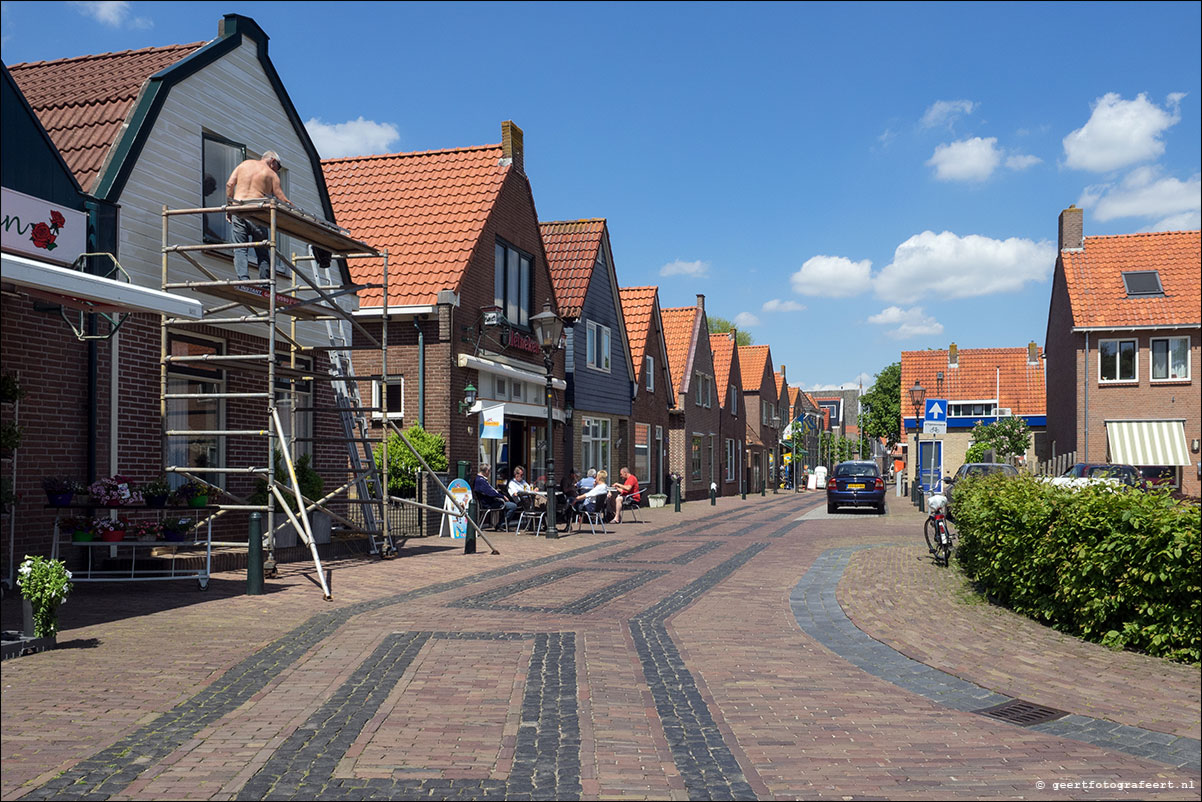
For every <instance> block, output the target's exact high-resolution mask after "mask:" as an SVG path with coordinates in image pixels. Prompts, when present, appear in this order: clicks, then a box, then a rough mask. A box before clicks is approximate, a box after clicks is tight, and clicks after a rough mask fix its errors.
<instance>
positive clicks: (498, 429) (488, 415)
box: [480, 404, 505, 440]
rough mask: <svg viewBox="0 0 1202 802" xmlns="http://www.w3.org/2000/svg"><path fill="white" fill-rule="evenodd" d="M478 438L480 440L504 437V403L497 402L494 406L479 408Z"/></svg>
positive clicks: (501, 438) (502, 438)
mask: <svg viewBox="0 0 1202 802" xmlns="http://www.w3.org/2000/svg"><path fill="white" fill-rule="evenodd" d="M480 439H481V440H504V439H505V405H504V404H497V405H496V406H495V407H489V408H488V409H485V410H481V412H480Z"/></svg>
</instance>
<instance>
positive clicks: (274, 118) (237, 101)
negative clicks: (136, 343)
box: [118, 38, 325, 344]
mask: <svg viewBox="0 0 1202 802" xmlns="http://www.w3.org/2000/svg"><path fill="white" fill-rule="evenodd" d="M205 132H208V133H213V134H217V135H218V136H221V137H225V138H227V139H231V140H233V141H236V142H243V143H245V144H246V147H247V150H248V152H251V153H255V154H258V153H262V152H264V151H267V150H274V151H276V152H277V153H279V154H280V159H281V160H282V161H283V164H284V167H285V169H287V171H288V181H289V184H288V197H289V199H290V200H291V201H292V202H293V203H295V204H296V205H297V206H300V207H301V208H302V209H304V210H305V211H307V212H309V213H311V214H315V215H317V216H319V217H321V216H323V212H322V206H321V200H320V197H319V195H318V190H317V187H318V182H317V179H316V177H315V176H314V175H313V172H312V170H311V169H310V163H309V158H308V154H307V153H306V152H305V149H304V146H303V145H302V141H301V139H300V137H299V136H298V135H297V133H296V131H295V130H294V129H293V127H292V123H291V121H290V120H289V119H288V116H287V114H286V113H285V112H284V108H283V105H282V104H281V103H280V100H279V98H278V97H277V96H276V93H275V90H274V88H273V87H272V85H271V82H270V81H269V80H268V78H267V75H266V73H265V72H264V71H263V68H262V66H261V65H260V64H259V60H258V57H257V48H256V45H255V43H254V42H253V41H251V40H250V39H249V38H247V39H243V42H242V45H241V46H240V47H238V48H237V49H236V50H234V51H232V52H231V53H229V54H227V55H226V56H224V57H222V58H221V59H219V60H218V61H216V62H214V63H213V64H210V65H209V66H208V67H205V68H204V69H202V70H200V71H199V72H197V73H195V74H194V75H192V76H190V77H188V78H186V79H184V80H183V81H181V82H180V83H178V84H176V85H175V86H174V87H172V89H171V90H170V92H169V94H168V96H167V99H166V101H165V102H164V103H163V106H162V108H161V110H160V112H159V115H158V117H157V119H156V121H155V124H154V128H153V130H152V131H151V133H150V136H149V137H148V139H147V140H146V143H145V145H144V147H143V148H142V151H141V153H140V154H139V156H138V160H137V163H136V164H135V166H134V168H133V170H132V172H131V173H130V176H129V180H128V181H127V182H126V184H125V187H124V189H123V190H122V192H121V196H120V198H119V199H118V202H119V203H120V204H121V213H120V220H121V233H120V254H119V260H120V262H121V266H122V267H124V268H125V270H126V271H127V272H128V273H129V274H130V277H131V279H132V281H133V282H134V283H136V284H141V285H145V286H149V287H154V288H156V289H157V288H158V287H159V286H160V284H161V276H162V272H161V269H162V262H161V250H160V249H161V242H162V208H163V206H164V205H166V206H168V207H171V208H174V209H184V208H199V207H200V206H202V205H203V196H202V190H201V187H202V185H203V180H204V175H203V171H202V163H203V162H202V152H203V147H202V135H203V134H204V133H205ZM213 177H214V178H215V179H216V180H217V182H218V185H219V186H224V185H225V181H226V179H227V178H228V177H229V176H227V175H220V176H213ZM170 225H171V228H170V236H169V240H168V241H169V242H170V243H171V244H175V245H198V244H201V241H202V240H201V216H200V215H184V216H179V217H173V218H171V224H170ZM197 256H198V261H200V262H201V263H202V264H204V265H206V267H208V268H209V269H210V270H212V271H213V272H214V274H216V275H217V276H218V278H231V279H232V278H234V277H235V276H234V271H233V265H232V263H231V262H230V260H229V259H221V258H216V257H212V256H207V255H204V256H202V255H199V254H198V255H197ZM170 265H171V272H170V280H171V281H187V280H197V279H201V278H203V276H201V275H200V274H198V273H197V271H196V270H195V269H194V268H192V267H191V266H190V265H188V264H187V262H186V261H185V260H184V259H183V257H181V256H173V257H172V258H171V262H170ZM251 272H252V275H254V271H253V269H252V271H251ZM177 292H180V291H178V290H177ZM208 300H209V302H210V303H212V302H213V299H212V298H209V299H208ZM297 328H298V331H302V330H304V331H305V334H304V336H303V337H302V338H301V339H302V341H303V342H306V343H310V344H315V343H317V342H319V341H320V339H322V338H324V336H325V328H324V325H323V324H321V323H307V324H300V325H298V327H297ZM245 330H246V331H248V332H250V333H253V334H262V333H263V332H264V331H265V329H264V328H263V326H262V325H257V326H249V327H246V328H245Z"/></svg>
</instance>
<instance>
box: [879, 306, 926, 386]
mask: <svg viewBox="0 0 1202 802" xmlns="http://www.w3.org/2000/svg"><path fill="white" fill-rule="evenodd" d="M868 322H869V323H873V324H876V325H878V326H896V328H894V329H890V330H889V331H887V332H885V333H886V334H887V335H889V336H890V337H892V338H893V339H895V340H906V339H909V338H911V337H922V336H929V335H934V334H942V333H943V324H942V323H940V322H939V321H937V320H935V318H933V317H931V316H929V315H927V314H925V313H924V312H923V311H922V307H921V306H912V307H910V308H909V309H902V308H901V307H900V306H890V307H886V308H885V309H882V310H881V311H880V312H878V313H877V314H875V315H873V316H872V317H870V318H868ZM869 386H871V380H870V381H869Z"/></svg>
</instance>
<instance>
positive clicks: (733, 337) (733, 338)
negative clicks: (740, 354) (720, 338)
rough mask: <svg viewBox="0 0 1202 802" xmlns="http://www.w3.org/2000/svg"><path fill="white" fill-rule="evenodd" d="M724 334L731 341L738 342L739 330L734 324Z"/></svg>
mask: <svg viewBox="0 0 1202 802" xmlns="http://www.w3.org/2000/svg"><path fill="white" fill-rule="evenodd" d="M726 336H727V337H729V338H730V341H731V342H732V343H736V344H737V343H738V342H739V330H738V329H736V328H735V327H734V326H731V327H730V332H729V333H728V334H727V335H726Z"/></svg>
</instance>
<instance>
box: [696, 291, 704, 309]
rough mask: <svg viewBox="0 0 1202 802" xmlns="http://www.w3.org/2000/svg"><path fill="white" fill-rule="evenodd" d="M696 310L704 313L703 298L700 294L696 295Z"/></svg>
mask: <svg viewBox="0 0 1202 802" xmlns="http://www.w3.org/2000/svg"><path fill="white" fill-rule="evenodd" d="M697 308H698V309H700V310H701V311H702V312H704V311H705V296H704V295H702V294H701V293H697Z"/></svg>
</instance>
